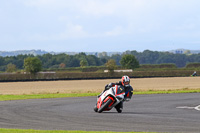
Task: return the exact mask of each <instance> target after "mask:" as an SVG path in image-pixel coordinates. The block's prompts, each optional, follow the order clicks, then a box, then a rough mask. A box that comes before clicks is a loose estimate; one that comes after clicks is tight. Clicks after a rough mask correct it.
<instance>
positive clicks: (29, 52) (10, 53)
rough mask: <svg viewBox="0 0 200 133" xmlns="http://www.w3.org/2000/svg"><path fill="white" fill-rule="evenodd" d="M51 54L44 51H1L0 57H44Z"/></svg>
mask: <svg viewBox="0 0 200 133" xmlns="http://www.w3.org/2000/svg"><path fill="white" fill-rule="evenodd" d="M46 53H49V52H46V51H42V50H17V51H0V56H3V57H6V56H17V55H43V54H46Z"/></svg>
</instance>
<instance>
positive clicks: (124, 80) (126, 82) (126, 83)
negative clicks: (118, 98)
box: [98, 75, 133, 113]
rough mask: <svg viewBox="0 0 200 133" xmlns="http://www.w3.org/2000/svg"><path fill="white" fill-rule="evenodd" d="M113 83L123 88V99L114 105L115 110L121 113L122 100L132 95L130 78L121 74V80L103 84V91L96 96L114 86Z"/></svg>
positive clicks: (126, 99) (128, 98) (127, 99)
mask: <svg viewBox="0 0 200 133" xmlns="http://www.w3.org/2000/svg"><path fill="white" fill-rule="evenodd" d="M115 85H121V86H123V87H124V88H125V96H124V100H123V101H122V102H120V103H119V104H118V105H117V106H115V108H116V110H117V111H118V112H119V113H121V112H122V109H123V102H124V101H129V100H130V99H131V97H132V94H133V88H132V86H131V85H130V78H129V77H128V76H126V75H125V76H123V77H122V79H121V81H119V82H117V83H110V84H107V85H106V86H105V89H104V91H103V92H102V93H101V94H100V95H98V97H100V96H101V95H102V94H103V93H104V92H105V91H106V90H108V89H110V88H111V87H114V86H115Z"/></svg>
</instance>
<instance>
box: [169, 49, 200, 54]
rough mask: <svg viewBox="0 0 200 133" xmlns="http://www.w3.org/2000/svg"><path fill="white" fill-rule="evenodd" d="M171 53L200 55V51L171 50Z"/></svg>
mask: <svg viewBox="0 0 200 133" xmlns="http://www.w3.org/2000/svg"><path fill="white" fill-rule="evenodd" d="M169 52H171V53H174V54H184V53H188V52H189V53H190V54H199V53H200V50H189V49H176V50H171V51H169ZM189 53H188V54H189Z"/></svg>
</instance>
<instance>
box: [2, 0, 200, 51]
mask: <svg viewBox="0 0 200 133" xmlns="http://www.w3.org/2000/svg"><path fill="white" fill-rule="evenodd" d="M198 5H200V1H199V0H190V1H188V0H174V1H169V0H162V1H160V0H126V1H123V0H110V1H106V0H95V1H94V0H87V1H82V0H74V1H70V0H51V1H49V0H34V1H33V0H9V1H7V0H1V1H0V10H1V12H0V16H1V19H2V20H3V21H1V22H0V29H1V30H0V47H1V48H0V51H17V50H32V49H42V50H45V51H54V52H63V51H72V52H79V51H84V52H91V51H95V52H103V51H116V52H121V51H126V50H131V51H132V50H136V51H140V52H142V51H144V50H151V51H170V50H173V49H180V48H183V49H192V50H196V49H198V47H199V45H200V38H199V36H200V32H199V31H200V17H199V13H200V8H199V6H198Z"/></svg>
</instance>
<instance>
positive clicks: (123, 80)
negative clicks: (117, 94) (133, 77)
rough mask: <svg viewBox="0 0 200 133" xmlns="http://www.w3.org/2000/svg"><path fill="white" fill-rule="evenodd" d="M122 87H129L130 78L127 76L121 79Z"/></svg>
mask: <svg viewBox="0 0 200 133" xmlns="http://www.w3.org/2000/svg"><path fill="white" fill-rule="evenodd" d="M122 85H123V86H125V87H129V86H130V78H129V77H128V76H126V75H125V76H123V77H122Z"/></svg>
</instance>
